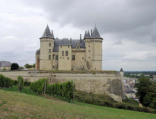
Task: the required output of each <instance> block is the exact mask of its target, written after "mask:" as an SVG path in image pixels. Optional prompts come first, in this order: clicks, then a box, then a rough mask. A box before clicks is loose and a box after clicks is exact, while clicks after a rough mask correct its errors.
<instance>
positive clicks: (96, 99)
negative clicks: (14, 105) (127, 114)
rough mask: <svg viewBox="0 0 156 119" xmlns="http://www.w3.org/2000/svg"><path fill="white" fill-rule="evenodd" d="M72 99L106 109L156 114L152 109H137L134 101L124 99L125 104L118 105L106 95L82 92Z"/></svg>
mask: <svg viewBox="0 0 156 119" xmlns="http://www.w3.org/2000/svg"><path fill="white" fill-rule="evenodd" d="M74 99H75V100H77V101H80V102H85V103H89V104H95V105H101V106H108V107H113V108H119V109H127V110H134V111H141V112H150V113H156V110H154V109H152V108H147V107H139V106H138V103H137V102H135V101H132V100H131V99H130V100H129V99H126V101H125V102H123V103H119V102H116V101H114V100H113V99H112V98H111V97H109V96H107V95H98V94H92V93H86V92H83V91H75V92H74ZM129 101H130V102H129Z"/></svg>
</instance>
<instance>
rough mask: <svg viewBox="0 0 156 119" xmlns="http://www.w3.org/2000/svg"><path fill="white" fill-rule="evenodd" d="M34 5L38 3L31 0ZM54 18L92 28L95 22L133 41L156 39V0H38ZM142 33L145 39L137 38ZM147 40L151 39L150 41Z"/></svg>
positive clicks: (103, 32)
mask: <svg viewBox="0 0 156 119" xmlns="http://www.w3.org/2000/svg"><path fill="white" fill-rule="evenodd" d="M27 2H28V3H31V4H33V5H36V2H34V1H33V2H32V1H29V0H28V1H27ZM38 3H40V4H39V6H41V7H42V8H43V9H44V10H45V12H46V13H48V17H49V19H50V20H51V21H57V22H59V23H60V24H61V25H66V24H73V25H74V26H75V27H79V28H88V27H89V28H91V27H93V26H94V25H95V24H97V26H98V27H99V29H100V31H101V33H102V34H105V33H112V34H116V36H119V37H120V36H121V37H123V38H124V37H126V36H128V37H126V38H128V39H129V40H136V41H137V40H139V41H140V40H142V41H144V40H143V38H145V37H147V38H149V36H150V41H149V42H153V41H155V39H156V36H155V33H153V30H155V31H156V27H155V25H154V24H156V15H155V13H156V9H155V5H156V1H155V0H148V1H147V0H126V1H125V0H118V1H117V0H38ZM138 35H139V37H140V36H142V37H143V38H138V39H137V37H138ZM146 41H147V40H146Z"/></svg>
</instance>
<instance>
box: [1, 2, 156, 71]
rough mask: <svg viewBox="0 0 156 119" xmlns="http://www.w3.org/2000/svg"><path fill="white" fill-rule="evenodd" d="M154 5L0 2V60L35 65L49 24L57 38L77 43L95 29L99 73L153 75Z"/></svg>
mask: <svg viewBox="0 0 156 119" xmlns="http://www.w3.org/2000/svg"><path fill="white" fill-rule="evenodd" d="M155 6H156V0H0V60H7V61H11V62H17V63H19V64H20V65H24V64H25V63H35V52H36V50H37V49H38V48H39V38H40V37H41V35H42V34H43V31H44V29H45V27H46V25H47V24H48V25H49V27H50V28H51V30H53V31H54V35H55V37H59V38H64V37H65V38H70V37H71V38H73V39H74V38H75V39H78V38H79V35H80V34H84V32H85V30H88V29H91V28H93V27H94V26H95V24H96V26H97V28H98V29H99V32H100V34H101V36H102V37H103V38H104V40H103V69H104V70H119V69H120V68H121V67H123V69H124V70H156V7H155Z"/></svg>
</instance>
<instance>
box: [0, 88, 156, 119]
mask: <svg viewBox="0 0 156 119" xmlns="http://www.w3.org/2000/svg"><path fill="white" fill-rule="evenodd" d="M0 119H156V114H150V113H143V112H135V111H128V110H120V109H114V108H108V107H102V106H95V105H90V104H84V103H78V102H76V103H67V102H64V101H61V100H57V99H55V98H51V99H47V98H45V97H39V96H33V95H27V94H23V93H18V92H11V91H4V90H1V89H0Z"/></svg>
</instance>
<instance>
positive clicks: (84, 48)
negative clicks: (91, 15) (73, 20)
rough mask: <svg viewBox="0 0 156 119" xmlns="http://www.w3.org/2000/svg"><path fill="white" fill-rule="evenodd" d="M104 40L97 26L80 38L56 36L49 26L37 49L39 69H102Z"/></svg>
mask: <svg viewBox="0 0 156 119" xmlns="http://www.w3.org/2000/svg"><path fill="white" fill-rule="evenodd" d="M102 40H103V38H102V37H101V36H100V34H99V32H98V30H97V28H96V27H95V28H94V29H93V30H91V31H86V32H85V34H84V38H83V39H82V38H81V37H80V39H78V40H73V39H65V38H64V39H58V38H54V35H53V32H51V31H50V29H49V27H48V26H47V27H46V29H45V31H44V34H43V36H42V37H41V38H40V49H39V50H37V51H36V69H37V70H96V71H97V70H98V71H100V70H102Z"/></svg>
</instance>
